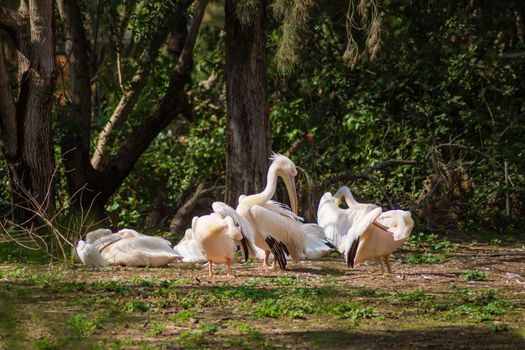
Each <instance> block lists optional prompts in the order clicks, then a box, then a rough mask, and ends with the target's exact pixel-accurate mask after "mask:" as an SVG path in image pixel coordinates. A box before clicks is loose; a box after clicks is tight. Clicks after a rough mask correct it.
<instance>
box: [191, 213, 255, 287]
mask: <svg viewBox="0 0 525 350" xmlns="http://www.w3.org/2000/svg"><path fill="white" fill-rule="evenodd" d="M194 237H195V240H196V241H197V243H198V244H199V247H200V248H201V249H202V251H203V253H204V254H205V255H206V258H207V260H208V275H209V276H210V277H212V276H213V267H212V266H213V263H216V264H218V263H226V266H227V270H226V275H227V276H231V264H232V261H234V260H235V255H236V253H237V245H240V244H241V242H242V241H243V240H244V239H245V237H244V236H243V235H242V233H241V229H240V227H239V226H236V225H235V223H234V221H233V219H232V218H231V217H229V216H226V217H225V218H223V217H222V216H221V215H219V214H217V213H211V214H209V215H204V216H201V217H199V218H198V220H197V223H196V227H195V232H194ZM244 246H245V245H244Z"/></svg>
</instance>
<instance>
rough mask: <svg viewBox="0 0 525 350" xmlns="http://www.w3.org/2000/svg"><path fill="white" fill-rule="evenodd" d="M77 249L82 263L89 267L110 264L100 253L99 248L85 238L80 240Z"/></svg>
mask: <svg viewBox="0 0 525 350" xmlns="http://www.w3.org/2000/svg"><path fill="white" fill-rule="evenodd" d="M76 251H77V254H78V257H79V258H80V261H82V264H84V265H85V266H87V267H92V268H93V269H95V268H96V267H107V266H108V262H107V261H106V259H104V258H103V257H102V255H100V252H99V251H98V249H97V248H96V247H94V246H93V245H91V244H89V243H86V242H85V241H83V240H80V241H78V243H77V249H76Z"/></svg>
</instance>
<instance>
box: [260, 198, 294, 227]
mask: <svg viewBox="0 0 525 350" xmlns="http://www.w3.org/2000/svg"><path fill="white" fill-rule="evenodd" d="M261 206H263V207H265V208H266V209H269V210H271V211H273V212H276V213H278V214H280V215H282V216H285V217H289V218H291V219H294V220H295V221H301V222H303V221H304V218H302V217H300V216H299V215H297V214H295V213H294V212H293V211H292V209H290V207H288V206H287V205H286V204H283V203H280V202H277V201H274V200H269V201H267V202H266V203H263V204H261Z"/></svg>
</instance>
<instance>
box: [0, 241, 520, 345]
mask: <svg viewBox="0 0 525 350" xmlns="http://www.w3.org/2000/svg"><path fill="white" fill-rule="evenodd" d="M424 253H428V254H430V255H439V256H440V257H441V260H443V261H441V262H434V263H431V264H429V263H417V264H414V263H412V264H409V263H407V261H409V260H410V258H409V256H410V255H412V256H414V255H417V254H424ZM427 258H428V256H427ZM259 265H260V264H259V262H253V263H247V264H245V263H243V264H236V265H235V266H234V273H235V275H236V277H235V278H227V277H225V276H223V275H221V274H223V273H224V271H223V269H222V268H221V267H219V268H217V269H216V272H217V273H218V275H217V276H216V277H214V278H213V279H209V278H208V277H207V269H206V267H205V266H203V265H202V264H180V263H174V264H172V265H170V266H168V267H166V268H161V269H153V268H124V267H114V268H110V269H107V270H102V271H91V270H89V269H85V268H84V267H80V266H75V267H64V266H62V265H52V266H47V265H46V266H42V265H38V264H31V265H28V264H20V263H3V264H0V349H2V348H5V349H25V348H35V349H69V348H75V349H186V348H199V349H204V348H209V349H215V348H225V349H226V348H227V349H281V348H291V349H317V348H321V349H386V348H390V349H423V348H425V349H429V348H430V349H432V348H435V349H525V247H524V246H523V243H516V242H514V243H513V244H512V245H488V244H479V243H476V244H474V243H450V244H447V247H446V249H445V250H440V251H439V252H437V251H435V250H429V249H428V247H427V248H422V247H414V246H409V245H407V246H406V247H404V248H403V249H401V250H400V251H398V252H396V254H395V255H394V257H393V268H394V274H392V275H381V274H380V266H379V265H377V264H373V263H369V264H364V265H361V266H358V267H357V268H355V269H349V268H347V267H346V266H345V264H344V263H343V261H342V258H341V257H338V256H337V254H334V256H330V257H327V258H325V259H323V260H322V261H313V262H312V261H309V262H301V263H299V264H289V270H287V271H272V270H263V269H261V268H260V267H259Z"/></svg>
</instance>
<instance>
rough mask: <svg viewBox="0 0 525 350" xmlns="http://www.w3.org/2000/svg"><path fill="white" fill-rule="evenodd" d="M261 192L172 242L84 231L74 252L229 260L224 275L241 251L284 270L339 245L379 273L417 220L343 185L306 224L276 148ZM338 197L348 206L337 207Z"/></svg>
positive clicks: (88, 258)
mask: <svg viewBox="0 0 525 350" xmlns="http://www.w3.org/2000/svg"><path fill="white" fill-rule="evenodd" d="M271 161H272V162H271V165H270V167H269V169H268V173H267V181H266V187H265V188H264V190H263V191H262V192H260V193H255V194H243V195H241V196H240V197H239V201H238V204H237V207H236V208H233V207H231V206H229V205H227V204H226V203H223V202H214V203H213V204H212V211H211V212H210V213H209V214H208V215H203V216H200V217H197V216H196V217H194V218H193V219H192V225H191V228H188V229H187V230H186V232H185V234H184V237H183V238H182V239H181V240H180V241H179V242H178V243H177V245H175V246H172V244H171V242H170V241H168V240H166V239H164V238H162V237H155V236H147V235H144V234H142V233H139V232H137V231H135V230H132V229H122V230H120V231H117V232H115V233H113V232H112V231H111V230H110V229H98V230H95V231H92V232H89V233H88V234H87V235H86V237H85V241H82V240H81V241H79V243H78V245H77V249H76V253H77V256H78V258H79V259H80V260H81V261H82V263H83V264H84V265H86V266H89V267H93V268H95V267H104V266H107V265H124V266H153V267H155V266H165V265H168V264H170V263H171V262H174V261H175V262H183V263H207V264H208V275H209V277H212V276H213V264H226V275H227V276H229V277H232V271H231V266H232V264H233V263H235V262H236V261H237V256H238V255H239V253H238V252H240V254H241V256H242V257H243V258H244V260H245V261H248V259H250V257H251V258H252V259H257V260H262V268H264V269H266V268H270V265H269V260H270V258H273V262H272V265H271V267H272V268H274V269H275V268H277V266H278V267H279V268H281V269H283V270H284V269H286V268H287V266H288V261H289V260H291V261H293V262H294V263H295V264H297V263H299V262H300V261H302V260H319V259H321V258H323V257H324V256H326V255H328V254H330V253H331V252H334V251H339V253H341V255H342V256H343V258H344V260H345V262H346V264H347V265H348V266H349V267H352V268H353V267H355V266H356V265H358V264H360V263H362V262H364V261H367V260H378V261H379V262H380V264H381V272H382V273H384V272H385V268H386V271H387V272H388V273H392V268H391V264H390V260H389V257H390V255H391V254H392V253H393V252H394V251H396V250H397V249H398V248H399V247H401V246H402V245H403V243H404V241H405V240H406V239H407V238H408V236H409V235H410V233H411V231H412V229H413V227H414V221H413V220H412V217H411V214H410V212H409V211H404V210H388V211H383V210H382V208H381V207H379V206H377V205H375V204H371V203H359V202H357V201H356V200H355V198H354V196H353V195H352V192H351V191H350V189H349V188H348V187H346V186H343V187H341V188H339V189H338V190H337V191H336V192H335V193H334V194H333V195H332V194H331V193H330V192H326V193H325V194H324V195H323V196H322V197H321V199H320V201H319V206H318V211H317V223H304V220H303V218H301V217H300V216H299V215H298V200H297V190H296V187H295V177H296V176H297V168H296V166H295V164H294V163H293V162H292V160H290V159H289V158H288V157H286V156H284V155H280V154H274V155H273V156H272V157H271ZM279 178H280V179H282V180H283V182H284V185H285V186H286V190H287V194H288V199H289V203H290V206H287V205H286V204H283V203H280V202H277V201H275V200H274V199H273V198H274V196H275V192H276V189H277V184H278V179H279ZM343 202H344V203H345V204H346V207H347V208H341V205H342V204H343Z"/></svg>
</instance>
